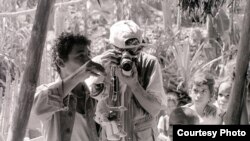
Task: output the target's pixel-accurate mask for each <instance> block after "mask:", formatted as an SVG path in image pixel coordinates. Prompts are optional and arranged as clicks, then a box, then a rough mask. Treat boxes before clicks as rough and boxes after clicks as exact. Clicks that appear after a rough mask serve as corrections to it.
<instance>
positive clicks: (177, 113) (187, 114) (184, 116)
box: [165, 107, 199, 141]
mask: <svg viewBox="0 0 250 141" xmlns="http://www.w3.org/2000/svg"><path fill="white" fill-rule="evenodd" d="M195 124H199V117H198V115H197V114H196V112H195V111H193V110H192V109H190V108H188V107H178V108H176V109H174V110H173V111H172V112H171V114H170V116H169V130H168V133H169V138H167V139H166V140H165V141H173V125H195Z"/></svg>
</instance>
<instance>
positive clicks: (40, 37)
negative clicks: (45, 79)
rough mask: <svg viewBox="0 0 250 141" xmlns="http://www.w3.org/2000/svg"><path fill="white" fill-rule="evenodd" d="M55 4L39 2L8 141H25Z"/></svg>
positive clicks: (53, 1) (52, 1) (49, 1)
mask: <svg viewBox="0 0 250 141" xmlns="http://www.w3.org/2000/svg"><path fill="white" fill-rule="evenodd" d="M54 4H55V0H40V1H39V2H38V6H37V11H36V15H35V20H34V25H33V28H32V31H31V39H30V43H29V47H28V52H27V63H26V67H25V71H24V75H23V79H22V83H21V88H20V92H19V96H18V98H17V102H16V105H15V109H14V113H13V115H12V122H11V125H10V128H9V132H8V138H7V141H23V138H24V135H25V131H26V127H27V123H28V120H29V116H30V111H31V107H32V104H33V99H34V93H35V91H36V86H37V80H38V77H39V71H40V66H41V59H42V52H43V48H44V44H45V40H46V34H47V27H48V20H49V16H50V13H51V11H52V8H53V6H54Z"/></svg>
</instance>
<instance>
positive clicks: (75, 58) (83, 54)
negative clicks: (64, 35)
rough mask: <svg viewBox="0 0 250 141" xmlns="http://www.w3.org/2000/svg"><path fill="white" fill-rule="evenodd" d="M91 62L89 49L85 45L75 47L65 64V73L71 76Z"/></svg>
mask: <svg viewBox="0 0 250 141" xmlns="http://www.w3.org/2000/svg"><path fill="white" fill-rule="evenodd" d="M89 60H90V58H89V51H88V48H87V47H86V46H83V45H74V46H73V49H72V50H71V52H70V53H69V55H68V60H67V61H65V62H64V69H63V71H64V73H65V74H67V75H70V74H72V73H73V72H75V71H76V70H77V69H78V68H80V67H81V66H82V65H83V64H85V63H86V62H87V61H89Z"/></svg>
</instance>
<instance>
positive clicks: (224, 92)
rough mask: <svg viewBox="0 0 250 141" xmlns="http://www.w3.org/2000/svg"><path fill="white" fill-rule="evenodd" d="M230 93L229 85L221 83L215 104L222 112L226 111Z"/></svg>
mask: <svg viewBox="0 0 250 141" xmlns="http://www.w3.org/2000/svg"><path fill="white" fill-rule="evenodd" d="M230 92H231V84H230V83H227V82H226V83H222V84H221V85H220V87H219V93H218V98H217V103H218V106H219V108H221V109H222V110H226V109H227V105H228V102H229V96H230Z"/></svg>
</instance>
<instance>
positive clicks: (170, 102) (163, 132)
mask: <svg viewBox="0 0 250 141" xmlns="http://www.w3.org/2000/svg"><path fill="white" fill-rule="evenodd" d="M177 105H178V97H177V95H176V93H174V92H170V93H168V94H167V98H166V107H165V109H164V111H165V113H166V114H165V115H162V116H161V117H160V119H159V122H158V126H157V128H158V131H159V133H160V134H159V136H158V139H159V141H165V140H166V139H167V136H168V127H169V126H168V125H169V115H170V113H171V112H172V111H173V110H174V109H175V108H177Z"/></svg>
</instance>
